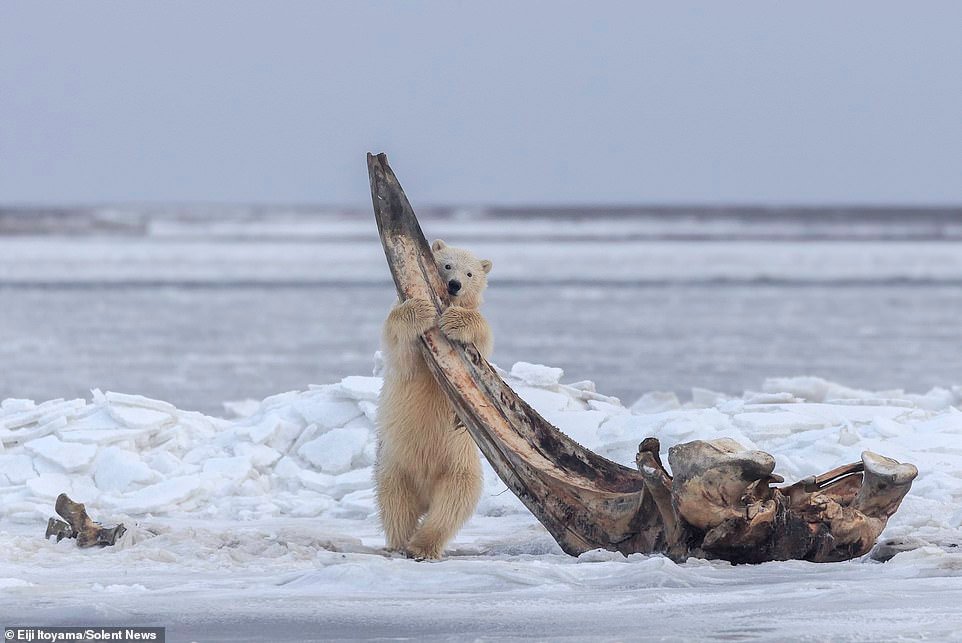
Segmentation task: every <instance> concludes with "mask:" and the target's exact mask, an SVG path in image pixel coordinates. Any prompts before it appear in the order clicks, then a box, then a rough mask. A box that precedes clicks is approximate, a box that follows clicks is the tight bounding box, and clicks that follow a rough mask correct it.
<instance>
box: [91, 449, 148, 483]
mask: <svg viewBox="0 0 962 643" xmlns="http://www.w3.org/2000/svg"><path fill="white" fill-rule="evenodd" d="M93 473H94V481H95V482H96V483H97V486H98V487H99V488H100V489H102V490H103V491H126V490H127V489H129V488H130V486H131V485H132V484H133V483H135V482H152V481H153V480H154V479H156V478H157V473H156V472H155V471H153V470H152V469H151V468H150V467H148V466H147V465H146V464H145V463H144V461H143V460H141V459H140V456H138V455H137V454H136V453H132V452H130V451H127V450H124V449H119V448H117V447H106V448H104V449H101V451H100V453H99V454H98V455H97V459H96V461H95V462H94V467H93Z"/></svg>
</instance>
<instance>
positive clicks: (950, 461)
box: [0, 364, 962, 641]
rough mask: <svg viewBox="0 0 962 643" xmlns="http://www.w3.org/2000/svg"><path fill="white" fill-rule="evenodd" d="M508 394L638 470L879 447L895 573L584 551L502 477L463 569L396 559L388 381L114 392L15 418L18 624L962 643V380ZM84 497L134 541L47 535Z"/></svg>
mask: <svg viewBox="0 0 962 643" xmlns="http://www.w3.org/2000/svg"><path fill="white" fill-rule="evenodd" d="M505 376H506V377H507V378H508V382H509V383H510V384H511V385H512V387H514V388H515V389H516V390H517V391H518V392H519V393H520V394H521V395H522V397H524V398H525V399H526V400H528V401H529V402H530V403H531V404H532V405H533V406H534V407H535V408H537V409H538V410H539V411H540V412H541V413H542V414H543V415H544V416H545V417H546V418H548V419H549V420H550V421H551V422H553V423H554V424H556V425H557V426H559V427H560V428H561V429H562V430H564V431H565V432H567V433H568V434H569V435H571V436H572V437H573V438H575V439H576V440H578V441H579V442H581V443H582V444H584V445H585V446H587V447H589V448H591V449H593V450H595V451H597V452H599V453H601V454H602V455H605V456H606V457H609V458H611V459H613V460H616V461H618V462H621V463H623V464H626V465H631V463H633V460H634V454H635V452H636V449H637V445H638V442H640V441H641V440H642V439H643V438H645V437H647V436H656V437H658V438H659V439H660V440H661V443H662V445H663V446H664V447H665V448H667V447H668V446H671V445H673V444H676V443H678V442H684V441H688V440H693V439H711V438H716V437H731V438H734V439H735V440H737V441H739V442H741V443H742V444H744V445H745V446H749V447H752V448H758V449H762V450H765V451H768V452H770V453H772V454H773V455H775V457H776V461H777V467H776V472H778V473H780V474H782V475H783V476H785V478H786V480H787V481H788V482H792V481H793V480H796V479H798V478H801V477H804V476H806V475H809V474H813V473H821V472H824V471H827V470H829V469H831V468H833V467H835V466H837V465H840V464H843V463H847V462H852V461H856V460H858V458H859V454H860V453H861V451H863V450H865V449H869V450H872V451H876V452H879V453H882V454H884V455H888V456H891V457H894V458H896V459H899V460H902V461H908V462H912V463H914V464H916V465H917V466H918V468H919V471H920V475H919V478H918V479H917V480H916V482H915V484H914V486H913V489H912V491H911V492H910V494H909V495H908V496H907V498H906V499H905V501H904V503H903V505H902V507H901V509H900V510H899V512H898V513H897V514H896V515H895V516H894V518H893V519H892V520H891V521H890V523H889V527H888V528H887V530H886V532H885V533H884V534H883V539H900V540H908V541H909V549H910V550H909V551H905V552H904V553H899V554H898V555H896V556H895V557H894V558H893V559H892V560H890V561H889V562H887V563H884V564H882V563H878V562H875V561H873V560H871V559H868V558H866V559H863V560H854V561H849V562H845V563H837V564H821V565H819V564H811V563H804V562H799V561H792V562H782V563H769V564H764V565H757V566H731V565H729V564H727V563H723V562H707V561H699V560H691V561H689V562H687V563H685V564H682V565H677V564H675V563H672V562H670V561H669V560H667V559H665V558H663V557H661V556H642V555H632V556H629V557H628V558H625V557H623V556H621V555H620V554H612V553H608V552H589V553H587V554H585V555H582V556H581V557H580V558H572V557H569V556H566V555H565V554H563V553H562V552H561V551H560V550H559V548H558V547H557V545H556V544H555V543H554V541H553V540H552V539H551V538H550V537H549V536H548V535H547V533H546V532H545V531H544V529H543V528H542V527H541V526H540V525H539V524H538V523H537V521H536V520H535V519H534V518H533V517H532V516H531V515H530V514H529V513H528V512H527V511H526V510H525V509H524V507H523V506H522V505H521V504H520V502H519V501H518V500H517V499H516V498H515V497H514V496H513V495H512V494H511V493H510V492H509V491H507V490H506V488H505V486H504V485H503V484H502V483H501V481H500V480H499V479H498V478H497V476H495V475H494V474H493V472H492V471H491V470H490V469H486V480H485V487H484V493H483V497H482V500H481V502H480V504H479V506H478V510H477V513H476V515H475V516H474V518H473V519H472V520H471V521H470V523H469V524H468V525H467V527H466V528H465V529H464V530H463V531H462V532H461V533H460V534H459V535H458V537H457V538H456V540H455V542H454V543H453V544H452V546H451V547H450V549H449V556H448V558H447V559H446V560H444V561H441V562H434V563H419V562H414V561H410V560H406V559H403V558H399V557H393V556H388V555H385V553H384V552H383V551H382V549H381V548H382V546H383V538H382V537H381V535H380V534H379V533H378V526H377V519H376V515H375V513H374V506H373V496H372V480H371V465H372V463H373V456H374V434H373V423H372V420H373V417H374V413H375V410H376V396H377V391H378V388H379V386H380V380H379V379H378V378H377V377H362V376H352V377H346V378H344V379H343V380H341V381H340V382H338V383H335V384H330V385H326V386H316V387H311V388H310V389H309V390H305V391H295V392H290V393H283V394H280V395H275V396H273V397H270V398H267V399H265V400H263V401H262V402H251V401H247V402H241V403H235V404H232V405H229V408H228V411H229V412H230V414H232V415H233V416H234V419H220V418H215V417H210V416H206V415H202V414H200V413H196V412H190V411H182V410H179V409H177V408H175V407H173V406H172V405H170V404H167V403H164V402H159V401H155V400H150V399H147V398H143V397H139V396H135V395H124V394H119V393H109V392H108V393H101V392H100V391H94V392H93V394H92V397H91V399H89V400H54V401H48V402H43V403H35V402H32V401H28V400H15V399H10V400H5V401H4V402H3V404H2V410H0V442H2V449H0V588H2V593H0V621H2V622H3V623H4V624H8V625H9V624H15V623H21V624H29V623H43V624H47V625H53V624H58V623H59V624H69V623H78V622H82V623H92V622H97V623H104V624H106V623H129V622H136V623H141V624H147V623H150V624H157V625H166V626H167V627H168V634H169V636H171V640H190V639H195V640H251V641H254V640H304V639H312V638H335V637H351V638H368V637H412V638H417V639H419V640H420V639H425V638H454V637H457V638H478V637H480V638H484V637H491V638H504V637H512V636H536V637H541V638H550V639H562V638H568V639H572V640H579V639H584V638H586V637H600V638H608V639H635V638H645V637H651V638H658V639H662V640H693V639H699V640H704V639H715V640H799V639H810V640H824V639H827V638H832V639H840V640H889V639H895V638H910V639H912V638H929V639H951V638H958V637H960V634H959V633H960V632H962V612H960V611H959V610H958V607H957V606H958V605H959V603H960V600H962V554H960V553H957V550H958V548H957V547H956V544H957V543H959V542H960V540H962V532H960V525H962V474H960V472H962V448H960V446H959V445H960V439H962V412H960V411H959V406H960V404H962V387H954V388H951V389H933V390H931V391H929V392H928V393H924V394H919V393H905V392H903V391H880V392H870V391H862V390H854V389H851V388H847V387H844V386H841V385H838V384H834V383H831V382H827V381H825V380H821V379H817V378H784V379H769V380H766V381H765V382H764V383H760V384H761V386H760V387H759V390H758V391H757V392H751V391H749V392H745V393H744V394H743V395H741V396H737V397H731V396H726V395H723V394H717V393H713V392H711V391H707V390H695V391H692V401H691V402H686V403H685V404H680V403H679V401H678V399H677V397H676V396H675V395H674V394H673V393H664V394H658V393H652V394H648V395H646V396H644V397H643V398H642V399H640V400H639V401H638V402H637V403H635V404H634V405H633V406H632V407H631V408H625V407H624V406H623V405H622V404H621V403H620V402H619V401H618V400H616V399H614V398H608V397H606V396H604V395H601V394H599V393H596V392H595V391H594V387H593V385H591V384H590V383H588V382H581V383H573V384H562V383H560V379H559V378H560V377H561V373H560V371H558V370H553V369H547V368H542V367H533V366H530V365H524V364H521V365H516V366H515V367H513V368H512V370H511V374H510V375H509V374H505ZM62 491H67V492H68V493H69V494H70V495H71V496H72V497H73V498H74V499H76V500H79V501H82V502H85V503H86V505H87V507H88V510H89V511H90V513H91V514H92V515H93V517H94V518H95V519H98V520H101V521H102V522H104V523H105V524H114V523H115V522H118V521H122V522H124V523H125V524H126V525H127V527H128V532H127V534H126V535H125V536H124V538H123V539H122V540H121V542H120V543H119V544H118V545H117V546H115V547H108V548H104V549H92V550H80V549H78V548H77V547H76V546H75V545H74V543H73V542H71V541H63V542H60V543H55V542H54V541H52V540H50V541H45V540H44V539H43V530H44V527H45V525H46V519H47V517H48V516H51V515H53V500H54V498H55V497H56V495H57V494H59V493H60V492H62Z"/></svg>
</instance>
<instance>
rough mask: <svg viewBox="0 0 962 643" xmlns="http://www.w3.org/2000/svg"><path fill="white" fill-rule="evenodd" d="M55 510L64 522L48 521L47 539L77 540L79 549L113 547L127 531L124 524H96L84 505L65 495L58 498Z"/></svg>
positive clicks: (54, 519) (53, 519)
mask: <svg viewBox="0 0 962 643" xmlns="http://www.w3.org/2000/svg"><path fill="white" fill-rule="evenodd" d="M54 508H55V509H56V511H57V514H58V515H60V517H61V518H63V520H57V519H56V518H51V519H50V520H48V521H47V532H46V534H45V537H46V538H50V537H51V536H56V537H57V542H60V541H61V540H63V539H64V538H76V539H77V546H78V547H93V546H95V545H104V546H106V545H113V544H115V543H116V542H117V540H118V539H119V538H120V537H121V536H123V535H124V533H125V532H126V531H127V529H126V528H125V527H124V526H123V524H120V525H117V526H116V527H104V526H103V525H101V524H100V523H99V522H94V521H93V520H91V519H90V516H88V515H87V508H86V507H85V506H84V505H83V503H80V502H74V501H73V500H71V499H70V498H69V497H68V496H67V494H65V493H62V494H60V495H59V496H57V502H56V504H55V505H54ZM64 521H66V522H64Z"/></svg>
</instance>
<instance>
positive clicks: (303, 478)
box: [297, 469, 334, 494]
mask: <svg viewBox="0 0 962 643" xmlns="http://www.w3.org/2000/svg"><path fill="white" fill-rule="evenodd" d="M297 479H298V480H299V481H300V483H301V484H302V485H304V487H306V488H307V489H310V490H312V491H317V492H318V493H323V494H330V491H331V487H332V486H334V476H332V475H328V474H326V473H318V472H317V471H307V470H306V469H299V470H298V472H297Z"/></svg>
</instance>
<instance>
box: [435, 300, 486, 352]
mask: <svg viewBox="0 0 962 643" xmlns="http://www.w3.org/2000/svg"><path fill="white" fill-rule="evenodd" d="M477 315H478V313H476V312H475V311H473V310H468V309H467V308H462V307H460V306H451V307H450V308H448V309H447V310H445V311H444V312H443V313H441V322H440V323H439V324H438V326H439V328H440V329H441V332H442V333H444V334H445V336H446V337H448V338H449V339H455V340H457V341H459V342H464V343H465V344H470V343H472V342H473V341H474V337H475V335H476V332H475V331H476V327H477V325H478V324H477Z"/></svg>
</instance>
